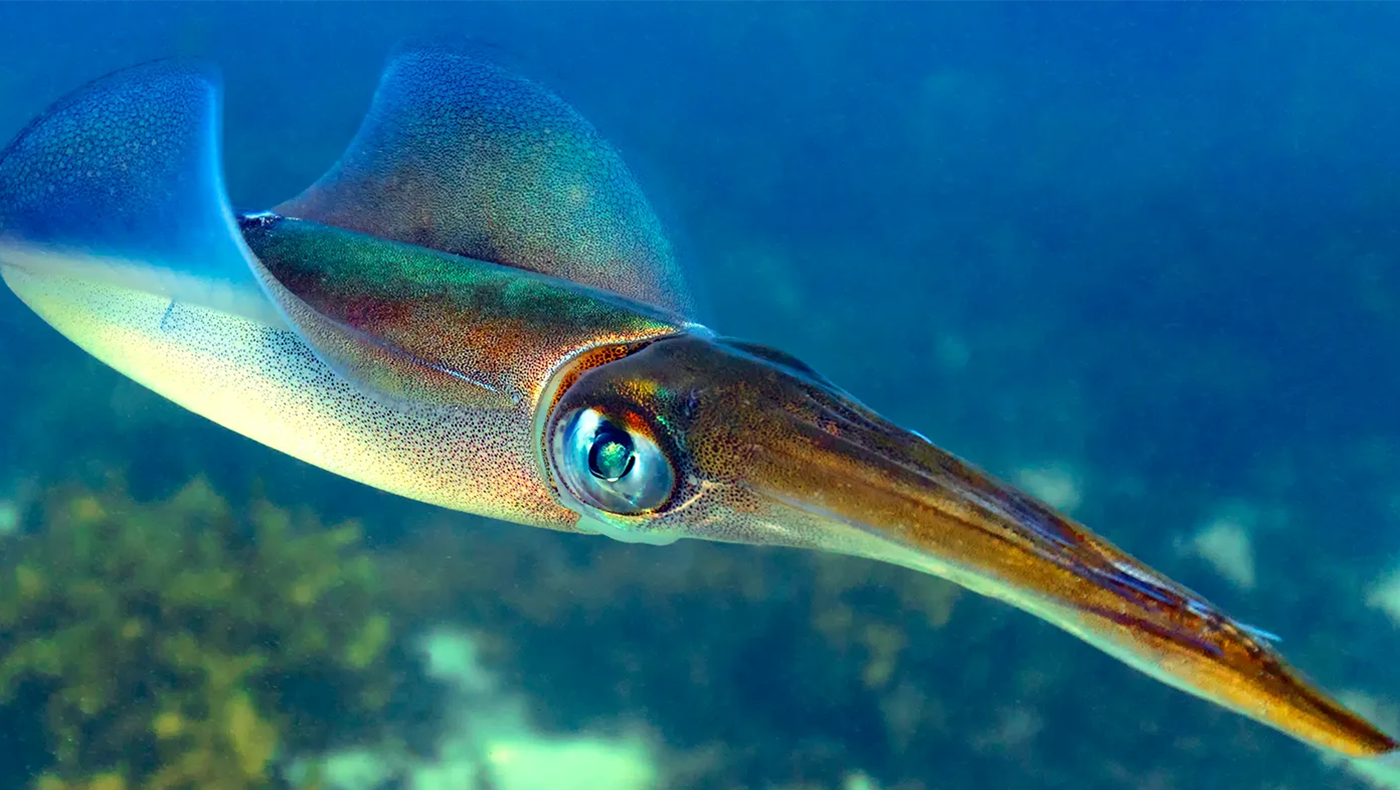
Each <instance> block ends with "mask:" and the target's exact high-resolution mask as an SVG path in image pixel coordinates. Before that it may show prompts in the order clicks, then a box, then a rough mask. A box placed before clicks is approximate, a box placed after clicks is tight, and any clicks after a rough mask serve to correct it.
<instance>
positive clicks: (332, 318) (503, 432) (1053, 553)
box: [0, 49, 1397, 759]
mask: <svg viewBox="0 0 1400 790" xmlns="http://www.w3.org/2000/svg"><path fill="white" fill-rule="evenodd" d="M217 119H218V87H217V82H216V81H215V80H214V78H213V77H212V75H211V73H210V72H209V71H208V70H207V69H202V68H198V67H188V66H181V65H173V64H156V65H150V66H144V67H138V68H136V69H133V70H130V71H128V72H122V73H118V74H116V75H112V76H110V77H108V78H105V79H103V80H99V81H97V82H95V83H93V84H92V85H90V86H88V87H86V88H84V89H82V90H80V91H78V92H77V93H75V94H74V95H73V96H71V97H69V98H67V99H65V100H63V101H62V102H60V103H59V104H57V105H55V106H54V108H52V109H51V110H50V112H49V113H47V114H46V115H45V116H43V117H42V118H40V119H38V120H36V122H35V123H34V124H31V125H30V127H28V128H27V129H26V130H25V131H24V132H22V133H21V135H20V137H19V138H17V139H16V141H15V142H14V143H12V144H11V145H10V147H8V148H7V149H6V150H5V152H4V153H3V154H0V275H3V277H4V279H5V282H6V283H7V284H8V285H9V286H10V287H11V288H12V289H13V290H14V292H15V293H16V294H18V295H19V296H20V297H21V298H22V299H23V300H24V301H25V302H26V303H27V304H28V305H29V306H30V307H31V308H33V309H34V311H35V312H36V313H38V314H39V315H40V316H41V317H42V318H43V319H44V320H46V321H47V322H49V323H50V324H51V325H53V326H54V327H55V328H56V329H57V330H58V331H59V332H61V333H63V334H64V335H65V336H67V337H68V338H70V339H72V340H73V341H74V342H75V343H77V344H78V345H79V346H81V347H82V348H84V349H86V350H87V351H88V352H89V353H91V354H93V355H94V356H96V357H97V358H99V359H101V360H103V361H104V362H106V363H108V364H109V365H111V366H112V367H114V368H115V369H117V370H119V371H121V372H122V373H123V374H125V375H127V376H130V377H131V378H133V379H135V380H136V381H138V382H140V383H142V384H143V385H145V386H147V387H149V388H151V389H152V390H154V391H156V392H158V393H160V394H162V395H164V396H166V397H168V398H170V399H171V400H173V401H175V402H176V403H179V404H181V405H182V406H184V407H186V408H188V409H190V410H192V411H195V412H197V413H199V414H202V415H205V416H206V417H208V418H210V419H212V420H215V421H217V422H219V423H220V424H222V425H225V426H227V427H229V428H230V429H232V430H234V431H237V432H239V433H241V434H244V435H246V436H249V437H251V438H253V439H255V440H257V441H260V442H263V443H264V444H267V445H269V446H271V447H273V448H276V449H278V450H280V451H282V452H286V453H288V454H291V455H293V456H296V457H298V458H301V459H303V460H305V461H307V462H309V463H312V464H316V465H318V466H321V467H323V468H325V469H328V470H330V471H332V472H335V473H337V474H341V475H344V476H346V477H350V478H352V479H355V480H359V481H361V482H364V483H366V484H368V485H372V486H375V487H378V488H382V489H384V490H387V491H392V492H395V493H398V494H402V495H404V496H407V497H412V498H415V499H419V500H422V501H426V502H431V503H434V504H438V505H441V506H444V507H448V508H454V509H457V510H462V511H467V512H472V513H478V514H481V515H485V516H490V517H494V518H498V519H503V520H506V521H512V522H516V523H521V524H528V525H533V526H540V527H547V528H553V529H560V530H565V531H576V532H595V533H603V534H607V535H609V536H612V537H614V538H618V539H621V540H631V541H641V542H650V543H658V544H664V543H668V542H671V541H673V540H676V539H678V538H682V537H690V538H699V539H704V540H715V541H726V542H733V543H745V544H753V545H782V546H794V547H803V548H810V549H817V550H822V551H830V552H837V553H842V554H850V555H856V556H863V557H871V558H875V559H878V560H883V561H887V562H892V563H896V564H899V565H903V566H906V567H909V568H913V569H916V570H918V571H922V572H926V573H931V574H936V575H939V576H942V577H945V578H948V579H951V580H952V581H954V582H956V583H958V584H961V585H963V586H965V587H968V588H970V589H972V590H974V591H976V592H979V593H982V594H986V595H990V596H994V597H996V598H999V599H1002V600H1004V601H1007V602H1008V603H1011V604H1013V605H1015V606H1017V607H1020V608H1022V609H1024V610H1026V611H1029V612H1031V613H1032V614H1035V615H1036V616H1039V617H1041V618H1044V619H1046V620H1048V621H1050V622H1052V623H1054V624H1056V625H1058V626H1059V627H1061V628H1063V629H1065V630H1066V631H1069V632H1070V633H1072V634H1074V635H1076V636H1079V637H1080V638H1082V639H1085V640H1086V641H1088V642H1090V643H1092V644H1094V645H1096V646H1097V647H1099V648H1101V649H1103V650H1105V651H1107V652H1108V653H1110V654H1112V655H1114V656H1116V657H1118V658H1120V659H1122V660H1123V661H1125V662H1127V663H1129V664H1130V665H1132V666H1134V667H1136V668H1138V669H1140V670H1142V671H1144V672H1146V673H1148V674H1150V675H1152V676H1153V677H1156V678H1158V679H1160V680H1162V681H1164V682H1167V683H1170V684H1172V685H1174V686H1177V687H1179V688H1182V689H1184V690H1186V691H1188V692H1191V693H1193V694H1196V695H1199V696H1201V697H1204V698H1206V699H1209V700H1212V701H1214V702H1216V703H1219V704H1221V705H1225V706H1227V707H1229V708H1232V709H1234V710H1236V711H1239V712H1241V713H1243V714H1245V715H1247V716H1249V717H1251V718H1253V719H1255V720H1258V721H1261V722H1263V723H1265V724H1268V725H1270V726H1273V727H1276V728H1278V729H1279V730H1281V731H1283V732H1286V733H1288V734H1290V735H1292V736H1294V737H1296V738H1299V739H1300V740H1303V741H1305V742H1307V743H1309V744H1312V745H1314V746H1317V747H1320V748H1326V749H1331V750H1335V751H1337V752H1340V753H1343V754H1347V755H1351V756H1356V757H1385V758H1387V759H1393V757H1394V754H1395V751H1396V749H1397V744H1396V742H1395V741H1394V740H1392V739H1391V738H1390V737H1389V736H1387V735H1386V734H1384V733H1382V732H1381V731H1379V730H1378V729H1376V728H1375V727H1374V726H1372V725H1370V724H1369V723H1367V722H1366V721H1364V720H1362V719H1361V718H1359V717H1357V716H1356V715H1355V714H1353V713H1351V712H1349V711H1347V710H1346V709H1344V708H1343V707H1341V706H1340V705H1339V704H1337V703H1336V702H1335V701H1333V700H1332V699H1330V698H1329V697H1327V696H1326V695H1325V694H1324V693H1323V692H1321V691H1320V690H1318V689H1317V688H1315V687H1313V686H1311V685H1309V684H1308V683H1307V682H1306V681H1305V680H1303V679H1301V678H1300V677H1299V676H1298V675H1297V674H1296V673H1295V672H1294V671H1293V670H1291V669H1290V668H1289V667H1288V666H1287V665H1285V664H1284V663H1283V661H1282V660H1281V659H1280V658H1279V657H1278V655H1277V654H1276V653H1275V652H1274V650H1273V649H1272V648H1271V646H1270V645H1269V644H1268V643H1267V639H1266V638H1265V637H1264V636H1263V635H1262V634H1261V632H1258V631H1256V630H1254V629H1251V628H1249V627H1246V626H1243V625H1241V624H1239V623H1238V622H1236V621H1234V620H1232V619H1230V618H1229V617H1228V616H1227V615H1225V614H1224V613H1222V612H1221V611H1219V610H1218V609H1216V608H1215V607H1213V606H1212V605H1210V604H1209V603H1207V602H1206V601H1204V600H1202V599H1201V598H1200V597H1199V596H1197V595H1195V594H1193V593H1191V592H1190V591H1189V590H1187V589H1185V588H1183V587H1181V586H1179V585H1177V584H1175V583H1174V582H1172V581H1170V580H1168V579H1166V578H1164V577H1162V576H1161V575H1159V574H1157V573H1156V572H1154V571H1152V570H1151V569H1150V568H1148V567H1146V566H1144V565H1142V564H1141V563H1139V562H1137V561H1136V560H1134V559H1133V558H1131V557H1128V556H1127V555H1125V554H1123V553H1122V552H1121V551H1119V550H1118V549H1116V548H1114V547H1113V546H1112V545H1110V544H1109V543H1108V542H1106V541H1104V540H1103V539H1101V538H1099V537H1097V536H1095V535H1093V534H1092V533H1090V532H1089V531H1088V530H1087V529H1085V528H1084V527H1083V526H1081V525H1079V524H1077V523H1074V522H1073V521H1071V520H1069V519H1068V518H1066V517H1065V516H1063V515H1061V514H1059V513H1057V512H1055V511H1054V510H1053V509H1051V508H1050V507H1048V506H1047V505H1045V504H1044V503H1041V502H1039V501H1037V500H1035V499H1033V498H1032V497H1030V496H1028V495H1026V494H1024V493H1021V492H1019V491H1017V490H1015V489H1013V488H1011V487H1009V486H1007V485H1005V484H1002V483H999V482H997V481H996V480H994V479H992V478H990V477H989V476H987V475H986V474H984V473H982V472H980V471H978V470H977V469H975V468H973V467H971V466H969V465H967V464H965V463H963V462H962V461H959V460H958V459H956V458H954V457H952V456H951V455H949V454H947V453H945V452H944V451H942V450H940V449H938V448H937V447H935V446H934V445H933V444H931V443H929V442H928V441H927V440H925V439H924V438H922V437H921V436H919V435H917V434H915V433H912V432H909V431H906V430H903V429H901V428H899V427H898V426H895V425H893V424H891V423H889V422H887V421H885V420H884V419H882V418H880V417H879V416H878V415H876V414H874V413H873V412H871V411H870V410H868V409H866V408H865V407H863V406H862V405H860V404H859V403H858V402H856V401H855V400H854V399H853V398H852V397H851V396H849V395H847V394H846V393H844V392H843V391H841V390H840V389H838V388H836V387H835V386H833V385H832V384H831V383H829V382H827V381H826V380H824V379H822V378H821V377H820V376H819V375H818V374H816V373H815V372H814V371H812V370H810V369H809V368H807V367H806V366H805V365H803V364H802V363H800V362H798V361H796V360H794V359H792V358H791V357H788V356H786V355H784V354H782V353H781V352H778V351H774V350H771V349H766V348H762V347H758V346H754V345H751V344H745V343H741V342H738V341H734V340H726V339H722V338H717V337H715V336H714V335H713V333H711V332H709V330H706V329H705V328H704V327H702V326H700V325H698V324H696V323H695V322H694V321H693V320H692V319H691V317H690V314H689V313H690V304H691V300H690V298H689V295H688V293H687V292H686V291H685V287H684V280H683V278H682V277H681V273H680V270H679V267H677V266H676V263H675V260H674V256H673V255H672V254H671V251H670V247H669V244H668V243H667V242H666V240H665V237H664V234H662V233H661V231H660V224H659V222H657V220H656V217H655V215H654V214H653V212H652V211H651V209H650V207H649V206H648V205H647V203H646V201H645V199H644V198H643V197H642V195H641V192H640V190H639V189H638V188H637V187H636V185H635V183H634V182H633V180H632V178H631V176H630V174H629V173H628V172H627V171H626V168H625V166H624V165H623V164H622V163H621V160H620V158H619V157H617V155H616V154H615V153H614V152H612V151H611V149H610V148H608V147H607V146H606V144H605V143H603V142H602V140H601V138H600V136H599V135H598V134H597V132H596V131H594V130H593V129H592V127H591V126H588V125H587V123H586V122H585V121H583V120H582V118H581V117H579V116H578V115H577V114H576V113H574V112H573V110H572V109H571V108H569V107H568V105H566V104H564V103H563V102H562V101H560V100H559V99H557V98H556V97H553V96H552V95H551V94H548V93H547V92H546V91H544V90H543V89H542V88H539V87H538V86H536V85H534V84H533V83H529V82H527V81H525V80H522V79H520V78H517V77H514V76H513V75H509V74H507V73H505V72H502V71H500V70H499V69H495V68H494V67H490V66H486V65H484V64H481V63H479V62H477V61H474V60H471V59H470V58H466V57H464V56H462V55H459V54H457V53H454V52H451V51H443V50H436V49H429V50H417V51H408V52H405V53H401V54H400V55H399V56H397V57H396V58H395V59H394V60H393V61H392V62H391V64H390V66H389V69H388V70H387V72H386V76H385V78H384V81H383V82H382V83H381V85H380V89H379V91H378V93H376V97H375V102H374V106H373V107H372V108H371V111H370V113H369V115H368V116H367V120H366V122H365V125H364V126H363V127H362V128H361V130H360V133H359V134H358V135H357V136H356V138H355V141H354V142H353V143H352V145H351V147H350V149H349V151H347V153H346V155H345V156H344V157H343V158H342V160H341V162H340V163H338V164H337V165H336V166H335V167H334V168H333V169H332V170H331V172H330V173H328V174H327V176H325V177H324V178H322V179H321V180H320V181H318V182H317V184H315V185H313V186H312V187H311V188H310V189H308V190H307V192H306V193H304V194H303V195H301V196H299V197H297V198H294V199H293V200H290V201H288V202H286V203H284V204H282V205H281V206H279V207H278V209H277V213H258V214H251V215H244V216H241V217H236V216H235V215H234V214H233V213H232V211H231V210H230V209H229V207H228V200H227V197H226V196H225V195H224V194H223V189H222V177H221V174H220V173H219V172H218V160H219V155H218V136H217ZM283 215H285V216H283ZM581 416H586V417H587V418H588V420H589V421H587V422H581V421H580V420H581ZM584 424H586V425H589V426H596V425H605V426H607V428H608V430H609V431H612V433H611V434H608V435H619V436H625V437H626V438H625V442H626V444H625V445H622V444H617V443H616V442H614V443H612V444H609V445H608V446H607V448H606V458H607V464H606V465H607V468H608V470H609V471H608V473H607V474H602V473H600V472H599V471H598V470H597V469H595V468H592V467H591V466H588V465H589V464H592V463H593V461H592V456H591V455H589V454H588V453H587V452H584V453H583V454H582V455H580V454H579V450H580V449H582V450H583V451H587V450H588V449H589V448H588V446H587V445H583V446H581V447H580V446H576V445H575V444H574V443H573V442H575V441H577V437H578V436H584V438H587V434H583V433H579V430H578V426H579V425H584ZM597 436H598V437H602V436H604V433H603V432H602V430H601V429H599V432H598V433H597ZM599 441H601V439H599ZM590 470H591V476H590ZM634 471H635V474H636V475H637V477H634V478H630V479H629V478H628V477H627V475H628V474H632V473H633V472H634ZM638 481H640V482H638ZM614 484H618V485H621V486H624V487H625V486H628V485H634V484H635V485H634V487H632V488H625V491H626V496H624V497H622V498H621V499H614V500H608V502H610V503H613V504H608V505H606V506H604V505H602V504H599V503H600V502H601V501H602V500H599V499H597V498H596V496H595V494H596V491H593V489H592V488H591V487H593V486H612V485H614ZM610 490H611V489H610ZM618 490H620V491H621V490H624V489H618ZM590 492H592V493H590ZM628 497H631V498H628ZM619 502H621V503H622V504H616V503H619ZM614 505H616V506H614Z"/></svg>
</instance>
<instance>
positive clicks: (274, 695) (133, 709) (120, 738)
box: [0, 481, 397, 790]
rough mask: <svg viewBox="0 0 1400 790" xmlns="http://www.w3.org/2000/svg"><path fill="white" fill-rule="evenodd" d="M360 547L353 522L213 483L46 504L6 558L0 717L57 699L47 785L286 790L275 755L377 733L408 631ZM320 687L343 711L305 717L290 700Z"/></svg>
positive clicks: (82, 495)
mask: <svg viewBox="0 0 1400 790" xmlns="http://www.w3.org/2000/svg"><path fill="white" fill-rule="evenodd" d="M360 543H361V530H360V527H359V526H358V525H357V524H355V523H347V524H341V525H337V526H330V527H327V526H324V525H322V524H320V523H319V522H318V520H317V519H315V518H314V517H312V516H310V515H297V516H294V515H292V514H290V513H288V512H285V511H283V510H279V509H277V508H275V507H273V506H271V505H269V504H267V503H265V502H257V503H254V504H253V505H252V506H251V507H249V508H247V509H246V512H243V513H236V512H235V511H234V510H233V508H231V507H230V505H229V504H228V503H227V502H226V501H224V500H223V499H222V498H220V497H219V496H218V495H217V494H216V493H214V491H213V490H212V489H211V488H210V487H209V486H208V485H207V484H206V483H204V482H203V481H195V482H193V483H191V484H190V485H188V486H187V487H186V488H185V489H184V490H182V491H181V492H180V493H178V494H177V495H175V496H174V497H172V498H170V499H169V500H167V501H163V502H156V503H153V504H143V503H138V502H136V501H134V500H133V499H132V498H131V497H129V496H128V495H127V494H126V493H125V491H124V487H123V486H121V485H120V483H114V484H113V485H111V486H110V487H109V488H108V489H107V490H104V491H100V492H93V491H89V490H84V489H81V488H68V489H54V490H52V491H50V492H49V495H48V496H47V497H46V499H45V501H44V505H43V507H42V517H41V518H40V520H39V526H38V528H37V529H35V530H34V531H32V532H29V533H27V534H24V535H22V536H19V537H16V538H14V539H13V540H12V541H11V542H10V543H8V544H7V546H6V551H5V553H4V556H3V558H0V645H3V646H4V648H3V651H0V704H8V703H11V702H12V701H13V700H14V697H15V695H16V693H17V692H18V691H19V690H20V689H21V687H23V686H25V685H26V684H31V685H32V684H35V683H38V684H42V685H44V687H46V688H48V689H50V690H51V691H50V693H49V694H48V696H47V702H46V703H45V705H44V706H43V711H42V716H43V727H44V730H45V733H46V736H47V742H48V747H49V749H50V753H51V759H52V763H51V766H50V768H49V770H48V772H47V773H45V774H44V775H43V776H42V777H40V778H38V779H37V780H35V782H34V784H33V786H34V787H36V788H39V789H40V790H65V789H69V788H71V789H73V790H76V789H77V788H84V789H85V790H125V789H126V788H139V789H140V790H176V789H177V788H201V789H202V790H238V789H239V788H252V787H267V786H276V785H277V783H278V782H279V781H280V779H279V778H278V777H277V776H276V773H277V772H276V771H275V770H274V761H275V759H276V758H277V757H278V756H279V754H282V753H283V752H291V753H295V752H296V751H298V750H300V749H306V748H321V747H324V746H325V745H326V744H327V743H328V742H329V741H331V740H333V739H334V738H335V737H336V735H337V733H335V732H331V731H330V728H332V727H335V726H345V725H344V723H345V722H365V721H371V722H372V721H377V720H378V718H379V713H380V712H381V711H382V709H383V708H384V706H385V705H386V704H387V702H388V700H389V699H390V695H391V694H392V692H393V688H394V682H395V676H394V674H393V672H392V671H391V669H390V666H391V665H390V663H389V662H386V661H383V660H381V659H382V658H383V657H384V655H385V653H386V651H387V649H388V648H389V647H390V645H391V644H392V643H393V642H394V641H395V639H396V638H397V632H396V629H395V626H394V622H395V621H394V618H392V617H391V616H390V615H389V614H388V613H387V612H385V611H382V610H380V609H379V608H377V602H378V597H379V593H380V583H379V576H378V572H377V568H376V566H375V564H374V563H373V561H372V560H371V559H370V556H369V555H368V554H366V553H365V552H364V551H363V550H362V548H361V547H360ZM307 684H322V685H325V686H329V687H330V688H331V689H333V698H334V699H335V703H334V704H335V705H337V706H340V707H342V708H344V710H336V711H334V712H333V715H327V711H326V710H324V709H321V710H300V709H299V708H298V705H297V704H295V703H294V702H292V701H290V700H288V699H287V698H286V695H287V693H288V690H289V689H294V688H296V687H297V686H298V685H300V686H303V687H304V686H306V685H307Z"/></svg>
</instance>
